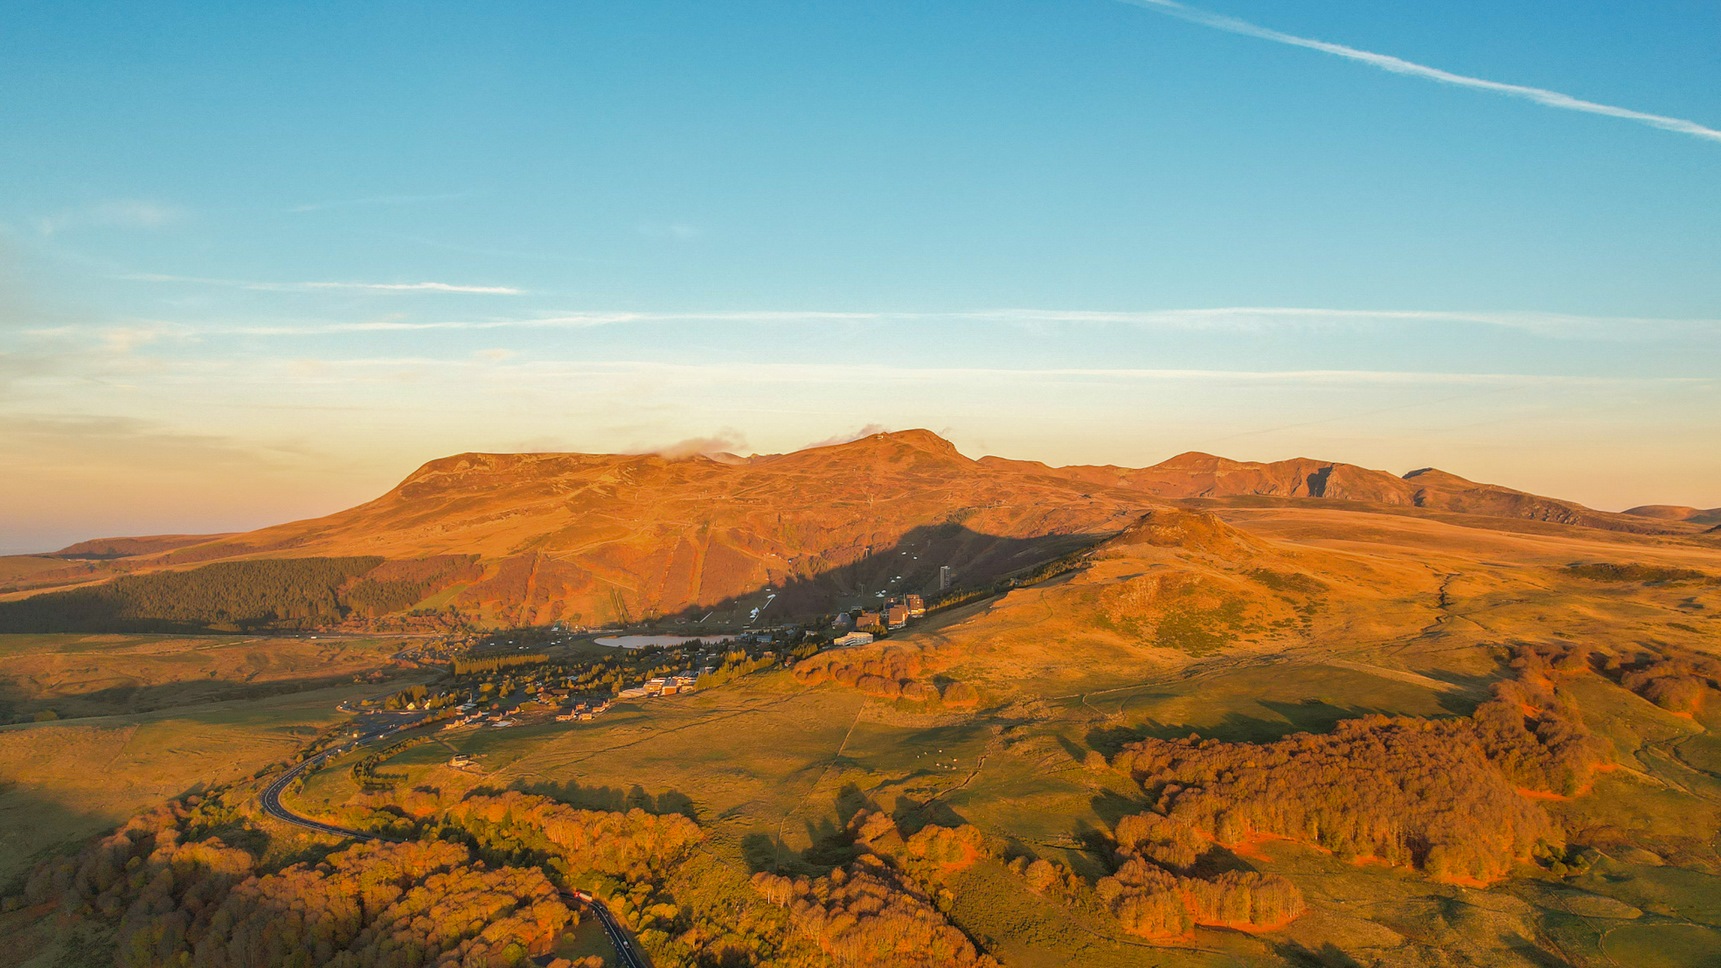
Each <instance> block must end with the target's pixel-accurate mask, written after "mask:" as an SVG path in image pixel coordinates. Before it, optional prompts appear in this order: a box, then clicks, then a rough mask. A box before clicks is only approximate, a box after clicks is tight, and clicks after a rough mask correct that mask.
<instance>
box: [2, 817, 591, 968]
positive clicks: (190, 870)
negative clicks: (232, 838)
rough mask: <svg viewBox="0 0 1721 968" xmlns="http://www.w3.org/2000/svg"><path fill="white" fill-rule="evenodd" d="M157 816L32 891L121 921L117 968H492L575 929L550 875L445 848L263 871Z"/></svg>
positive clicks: (521, 960) (59, 865) (46, 869)
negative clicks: (263, 967)
mask: <svg viewBox="0 0 1721 968" xmlns="http://www.w3.org/2000/svg"><path fill="white" fill-rule="evenodd" d="M192 816H194V814H192V813H190V812H188V811H187V810H186V809H185V807H184V805H183V804H176V805H172V806H169V807H165V808H163V809H161V810H157V811H153V812H151V813H149V814H145V815H143V816H140V817H138V818H135V819H134V820H132V821H131V822H129V823H127V824H126V825H125V826H124V827H122V828H121V829H120V830H119V831H118V832H116V833H115V834H113V835H111V836H109V837H106V838H102V839H101V840H99V841H97V842H95V843H94V844H92V845H91V846H90V847H88V848H87V849H86V850H85V851H84V852H83V853H82V854H80V855H79V856H77V857H73V858H66V859H63V860H60V861H57V862H53V863H49V864H44V865H42V866H41V867H39V868H38V869H37V870H36V871H35V872H34V873H33V874H32V876H31V879H30V882H29V884H28V886H27V888H26V890H27V894H28V896H29V897H30V899H31V900H32V901H35V902H41V901H45V900H51V899H56V898H57V899H59V900H60V902H61V904H62V905H63V906H64V907H65V908H66V909H67V910H70V911H72V912H74V913H78V912H84V913H88V914H90V915H94V916H99V917H103V918H105V919H110V920H115V921H117V925H118V927H117V932H116V964H118V965H119V966H121V968H146V966H147V968H154V966H175V968H189V966H208V968H247V966H258V965H283V966H289V968H311V966H325V965H326V966H335V968H420V966H432V965H434V966H449V968H452V966H461V968H494V966H514V965H521V964H525V963H527V959H528V958H529V957H530V956H533V955H541V954H544V953H547V951H548V950H549V947H550V945H551V944H552V943H553V942H554V940H555V939H556V938H557V937H558V936H559V935H561V934H562V933H563V932H564V931H565V930H566V928H567V927H568V926H569V925H570V924H571V923H572V922H573V921H574V920H575V915H574V913H573V912H572V911H571V910H570V909H569V908H568V907H567V906H566V905H564V904H563V903H562V901H561V899H560V897H559V895H558V892H557V890H556V888H555V886H554V885H553V884H551V883H550V881H549V880H548V879H547V878H546V877H545V876H544V874H543V872H542V871H539V870H536V869H530V868H521V867H511V866H499V867H487V866H486V865H484V864H483V863H482V862H480V861H478V860H477V859H476V858H475V857H474V856H473V855H472V853H471V851H470V850H468V849H467V848H466V847H464V846H461V845H459V844H454V843H447V842H428V843H403V844H392V843H370V844H360V845H358V846H354V847H349V848H347V849H345V850H342V851H339V852H336V853H334V854H331V855H329V856H328V857H327V858H326V859H324V860H323V861H322V862H320V863H316V864H309V863H302V864H294V865H292V866H289V867H287V868H285V869H283V870H280V871H275V872H263V871H261V870H259V865H258V860H257V858H256V857H255V856H254V855H252V854H251V853H250V852H249V851H246V850H242V849H238V848H235V847H231V846H228V845H226V844H224V843H223V842H222V841H221V840H220V839H218V838H207V839H202V840H194V839H187V837H186V836H185V835H186V833H187V832H188V831H189V828H188V827H187V821H188V819H190V818H191V817H192Z"/></svg>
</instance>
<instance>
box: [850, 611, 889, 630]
mask: <svg viewBox="0 0 1721 968" xmlns="http://www.w3.org/2000/svg"><path fill="white" fill-rule="evenodd" d="M883 627H884V616H883V615H881V614H879V613H878V612H862V613H860V614H859V615H857V616H855V628H857V629H870V628H883Z"/></svg>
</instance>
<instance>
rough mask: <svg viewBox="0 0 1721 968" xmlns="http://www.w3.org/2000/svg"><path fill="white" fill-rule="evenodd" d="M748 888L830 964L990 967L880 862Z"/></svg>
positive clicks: (760, 879)
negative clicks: (781, 912)
mask: <svg viewBox="0 0 1721 968" xmlns="http://www.w3.org/2000/svg"><path fill="white" fill-rule="evenodd" d="M753 887H754V889H755V890H757V891H758V892H759V894H760V895H762V896H763V897H764V898H765V899H766V900H768V901H770V902H771V903H773V904H776V905H779V906H781V907H784V908H786V909H787V910H788V912H789V919H790V923H791V924H792V925H793V926H794V928H795V930H796V931H798V932H800V933H801V934H803V935H805V936H806V937H808V938H810V939H812V940H813V941H814V942H815V943H816V944H817V946H818V948H819V950H820V951H821V952H822V953H823V954H824V956H825V958H826V959H828V963H832V964H836V965H841V966H845V968H873V966H877V968H898V966H901V968H916V966H924V968H996V965H997V964H998V963H997V962H996V961H995V960H993V958H992V957H991V956H990V955H987V954H985V953H983V952H981V951H979V950H978V949H976V948H975V947H974V943H973V942H972V941H970V940H969V939H968V937H967V936H966V935H964V934H963V933H962V932H961V931H960V930H958V929H957V928H955V927H954V926H952V925H951V923H950V922H949V921H948V920H947V919H946V918H945V917H944V915H942V914H940V913H939V911H938V909H937V908H936V907H935V906H934V905H933V904H932V902H931V900H930V899H929V898H928V897H927V896H926V895H925V894H924V893H922V892H921V891H919V890H918V889H916V888H915V887H913V886H911V885H910V884H908V883H907V882H905V881H904V880H903V879H902V878H901V877H900V876H899V875H898V874H897V873H896V872H895V871H893V870H891V869H890V867H889V866H888V865H886V863H885V862H884V861H883V860H882V859H881V858H879V857H877V856H875V855H871V854H867V855H863V856H862V857H860V858H859V859H858V860H856V861H855V862H854V863H852V864H850V865H849V866H848V867H847V868H846V869H844V868H839V869H836V870H833V871H831V873H830V874H828V875H826V876H824V877H817V878H806V877H799V878H790V877H784V876H782V875H778V874H772V873H769V872H761V873H759V874H756V875H754V877H753Z"/></svg>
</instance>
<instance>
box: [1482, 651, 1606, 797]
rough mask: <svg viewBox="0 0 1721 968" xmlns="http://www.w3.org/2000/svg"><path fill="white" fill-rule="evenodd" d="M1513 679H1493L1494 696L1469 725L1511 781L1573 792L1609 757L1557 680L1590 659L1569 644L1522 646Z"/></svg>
mask: <svg viewBox="0 0 1721 968" xmlns="http://www.w3.org/2000/svg"><path fill="white" fill-rule="evenodd" d="M1512 667H1513V669H1514V670H1515V671H1516V672H1517V678H1515V679H1505V680H1502V681H1500V682H1497V683H1495V684H1494V687H1493V690H1492V696H1491V698H1489V700H1488V701H1487V702H1485V703H1482V704H1481V705H1479V706H1477V707H1476V711H1475V712H1474V713H1472V714H1471V718H1470V723H1469V725H1470V728H1471V730H1472V732H1474V733H1475V735H1476V738H1477V739H1478V740H1479V741H1480V742H1481V744H1482V748H1483V750H1484V752H1485V753H1486V754H1487V756H1488V759H1489V760H1490V761H1491V762H1492V763H1493V764H1494V765H1495V766H1496V767H1498V768H1499V769H1500V770H1501V771H1502V772H1504V773H1505V774H1506V776H1507V777H1509V778H1510V779H1511V780H1512V782H1513V783H1515V784H1517V785H1518V786H1520V787H1524V788H1526V789H1529V790H1535V791H1540V792H1546V793H1554V794H1558V795H1561V796H1575V795H1576V794H1578V793H1581V792H1583V791H1584V790H1586V789H1588V788H1589V786H1590V783H1591V781H1592V780H1593V779H1594V777H1595V772H1596V770H1597V769H1598V768H1599V767H1601V766H1602V765H1604V764H1606V763H1608V762H1610V761H1611V760H1612V758H1613V755H1612V754H1613V751H1612V749H1611V747H1610V746H1609V745H1608V743H1607V741H1606V740H1604V739H1602V738H1601V737H1599V736H1596V735H1595V734H1593V733H1591V732H1590V730H1589V727H1587V726H1585V725H1584V721H1583V714H1582V712H1580V711H1579V709H1578V707H1577V704H1576V702H1575V701H1574V700H1573V699H1572V697H1571V696H1570V695H1569V694H1568V693H1566V692H1565V691H1563V690H1561V689H1560V688H1559V687H1558V681H1559V680H1560V679H1562V678H1568V677H1570V676H1573V675H1580V674H1585V673H1587V672H1588V671H1589V664H1588V662H1587V661H1585V659H1584V655H1583V653H1582V652H1579V651H1577V650H1572V649H1563V648H1561V649H1557V650H1538V649H1535V648H1525V649H1520V650H1519V651H1518V652H1517V653H1516V654H1515V655H1514V657H1513V659H1512Z"/></svg>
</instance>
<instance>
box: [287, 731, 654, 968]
mask: <svg viewBox="0 0 1721 968" xmlns="http://www.w3.org/2000/svg"><path fill="white" fill-rule="evenodd" d="M416 725H418V720H417V719H416V718H415V719H413V720H412V721H410V722H400V721H396V722H394V723H392V724H387V725H383V726H380V727H379V726H372V727H370V728H369V729H362V728H361V729H360V731H359V735H358V736H357V737H356V738H354V739H353V741H352V742H351V743H348V744H345V745H343V746H338V747H336V748H334V749H330V750H324V751H323V752H321V753H318V754H317V755H316V756H313V757H310V758H309V759H307V760H305V761H304V762H303V763H300V764H299V765H297V766H295V767H293V768H292V769H290V770H288V771H287V772H285V773H283V774H281V775H280V776H278V777H276V778H275V780H274V782H273V783H270V784H269V785H268V786H266V787H264V788H263V793H262V794H261V795H260V796H259V797H258V802H259V803H260V804H261V805H262V807H263V812H264V813H266V814H268V815H269V816H271V817H274V818H275V819H276V820H279V821H281V822H282V823H289V824H292V825H293V826H295V827H303V828H305V829H306V830H314V831H316V832H317V833H321V834H330V835H332V836H335V837H346V838H348V839H351V840H363V841H370V840H388V839H389V838H387V837H379V836H377V835H376V834H370V833H365V832H364V831H362V830H348V829H347V828H346V827H337V826H335V825H334V824H329V823H323V822H322V821H320V820H312V819H311V818H310V817H306V816H302V815H300V814H297V813H294V812H293V811H291V810H288V809H287V808H286V807H285V806H282V804H281V794H282V793H283V792H284V791H285V790H286V789H287V786H288V785H289V784H291V783H292V782H293V781H294V780H296V779H298V778H299V777H300V776H302V775H303V774H304V773H305V771H307V770H309V769H312V768H313V767H315V766H317V765H318V764H320V763H322V762H323V761H324V760H326V759H328V758H329V757H331V756H335V755H337V754H339V753H342V752H345V751H348V750H350V749H352V748H353V747H356V746H361V745H365V744H368V743H374V742H376V741H377V740H381V739H386V738H388V737H390V736H393V735H394V734H395V733H399V732H401V731H403V730H407V729H411V728H412V727H413V726H416ZM561 896H562V900H564V901H571V902H573V903H574V904H575V905H576V906H578V907H582V908H585V909H586V910H588V911H590V912H592V915H593V916H594V917H596V918H597V919H598V924H599V925H600V926H601V927H602V928H603V929H604V936H605V937H607V938H609V941H610V945H611V946H612V947H614V948H615V953H616V960H617V961H618V962H619V963H620V964H621V966H622V968H651V966H650V965H649V964H648V963H647V962H646V960H645V956H644V955H641V954H640V953H639V950H638V949H637V948H635V947H634V943H633V939H632V938H630V937H628V934H627V930H626V929H624V928H623V927H622V926H621V922H620V921H617V920H616V917H615V915H614V914H612V913H610V909H609V907H608V906H607V905H605V904H604V902H602V901H600V900H598V899H597V898H596V897H593V896H592V895H590V894H588V893H586V892H585V891H563V892H561Z"/></svg>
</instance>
